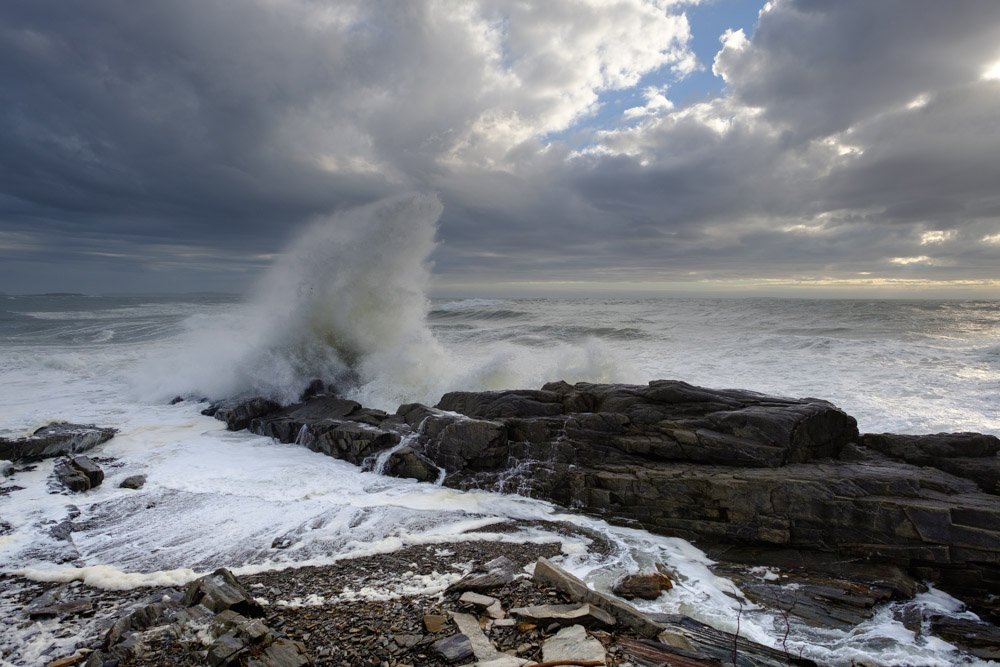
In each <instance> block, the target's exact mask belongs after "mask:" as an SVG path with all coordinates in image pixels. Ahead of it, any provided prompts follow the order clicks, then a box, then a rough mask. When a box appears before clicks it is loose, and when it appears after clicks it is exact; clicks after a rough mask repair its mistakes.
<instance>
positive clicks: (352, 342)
mask: <svg viewBox="0 0 1000 667" xmlns="http://www.w3.org/2000/svg"><path fill="white" fill-rule="evenodd" d="M441 211H442V206H441V203H440V201H439V200H438V199H437V197H436V196H433V195H406V196H399V197H393V198H388V199H383V200H380V201H378V202H375V203H374V204H370V205H368V206H363V207H360V208H356V209H352V210H349V211H344V212H340V213H336V214H334V215H331V216H328V217H325V218H322V219H319V220H316V221H315V222H313V223H312V224H311V225H310V226H309V227H307V228H306V229H305V230H304V231H303V232H302V233H301V234H300V235H299V236H298V237H297V238H296V239H295V240H294V241H293V242H292V243H291V244H290V246H289V247H288V248H287V249H286V250H285V251H284V252H283V253H282V254H281V256H280V258H279V259H278V260H277V261H276V262H275V264H274V265H273V266H272V267H271V269H270V270H269V271H268V272H267V273H266V274H265V275H264V277H263V278H262V279H261V281H260V282H259V284H258V285H257V288H256V290H255V293H254V296H253V297H252V298H251V299H250V301H249V302H248V303H247V304H246V306H245V307H244V308H243V309H242V310H241V311H240V312H238V313H236V314H235V315H233V316H230V317H221V318H201V319H196V320H192V321H190V322H189V326H190V327H191V331H190V333H189V335H188V336H187V337H186V339H185V341H184V342H183V344H182V353H181V354H182V358H181V359H171V360H169V362H168V363H167V364H166V365H165V367H164V368H163V369H161V370H162V371H166V372H168V373H170V375H169V376H166V375H165V374H164V373H162V372H161V373H153V375H154V376H156V377H161V378H164V377H167V379H168V381H167V382H161V383H159V384H160V386H159V387H158V388H157V391H156V392H155V393H157V394H160V395H161V396H162V395H166V394H170V393H180V394H205V395H208V396H210V397H212V398H224V397H231V396H237V395H248V394H257V395H265V396H268V397H271V398H274V399H275V400H278V401H282V402H291V401H294V400H295V399H296V398H297V397H298V396H299V394H300V393H301V392H302V390H303V389H304V388H305V387H306V386H307V385H308V383H309V381H310V380H311V379H313V378H315V377H321V378H322V379H324V380H326V381H338V380H341V381H342V380H343V379H344V378H347V377H349V378H351V379H352V386H351V387H350V392H351V393H353V394H356V395H358V396H359V397H360V398H365V399H367V400H368V402H369V404H372V405H381V406H384V407H388V408H390V409H392V408H395V404H396V403H398V402H399V401H401V400H403V399H404V398H405V397H407V396H412V395H418V396H423V395H425V394H427V393H428V391H430V390H431V383H433V382H434V381H435V380H438V378H437V377H436V375H437V373H439V372H440V367H441V361H442V359H443V353H442V351H441V348H440V346H439V345H438V343H437V341H435V339H434V337H433V336H432V334H431V332H430V330H429V329H428V327H427V324H426V315H427V312H428V300H427V296H426V290H427V286H428V284H429V281H430V270H429V267H428V257H429V255H430V253H431V251H432V250H433V249H434V245H435V241H434V235H435V231H436V223H437V220H438V218H439V217H440V215H441ZM178 369H179V370H178ZM147 373H149V369H146V371H145V372H144V375H145V374H147ZM170 380H175V381H176V382H172V381H170Z"/></svg>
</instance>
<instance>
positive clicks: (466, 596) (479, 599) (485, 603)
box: [458, 591, 497, 609]
mask: <svg viewBox="0 0 1000 667" xmlns="http://www.w3.org/2000/svg"><path fill="white" fill-rule="evenodd" d="M458 601H459V602H461V603H463V604H471V605H473V606H474V607H479V608H481V609H487V608H489V607H491V606H493V605H495V604H496V603H497V599H496V598H491V597H490V596H489V595H481V594H479V593H474V592H472V591H466V592H465V593H462V597H460V598H458Z"/></svg>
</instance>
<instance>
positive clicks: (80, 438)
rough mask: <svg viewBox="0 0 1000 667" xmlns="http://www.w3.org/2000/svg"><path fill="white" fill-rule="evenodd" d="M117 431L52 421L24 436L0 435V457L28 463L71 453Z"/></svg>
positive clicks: (104, 438)
mask: <svg viewBox="0 0 1000 667" xmlns="http://www.w3.org/2000/svg"><path fill="white" fill-rule="evenodd" d="M117 432H118V431H117V430H116V429H113V428H101V427H98V426H93V425H85V424H70V423H68V422H52V423H51V424H49V425H47V426H43V427H41V428H40V429H38V430H37V431H35V432H34V433H32V434H31V435H30V436H27V437H24V438H0V459H2V460H6V461H18V462H30V461H40V460H42V459H49V458H54V457H57V456H72V455H74V454H79V453H81V452H85V451H87V450H88V449H91V448H93V447H96V446H97V445H100V444H101V443H104V442H107V441H108V440H110V439H111V438H113V437H114V436H115V433H117Z"/></svg>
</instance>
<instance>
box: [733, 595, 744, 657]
mask: <svg viewBox="0 0 1000 667" xmlns="http://www.w3.org/2000/svg"><path fill="white" fill-rule="evenodd" d="M736 601H737V602H738V603H739V605H740V610H739V611H738V612H737V613H736V634H735V635H733V664H734V665H735V664H736V660H737V659H738V658H739V657H740V654H739V650H738V649H739V642H740V619H741V618H742V617H743V600H741V599H740V598H736Z"/></svg>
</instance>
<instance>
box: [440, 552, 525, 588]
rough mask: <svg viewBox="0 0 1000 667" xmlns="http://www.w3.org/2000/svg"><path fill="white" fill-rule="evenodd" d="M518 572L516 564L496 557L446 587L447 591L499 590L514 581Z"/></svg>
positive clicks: (501, 557)
mask: <svg viewBox="0 0 1000 667" xmlns="http://www.w3.org/2000/svg"><path fill="white" fill-rule="evenodd" d="M520 572H521V569H520V568H519V567H518V566H517V563H515V562H514V561H512V560H511V559H509V558H507V557H506V556H498V557H497V558H494V559H493V560H491V561H489V562H487V563H485V564H484V565H483V566H482V567H480V568H476V569H474V570H473V571H472V572H470V573H468V574H467V575H465V576H464V577H462V578H461V579H459V580H458V581H456V582H455V583H453V584H452V585H451V586H449V587H448V590H449V591H486V590H490V589H492V588H499V587H500V586H506V585H507V584H509V583H511V582H512V581H514V578H515V577H516V576H517V575H518V574H520Z"/></svg>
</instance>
